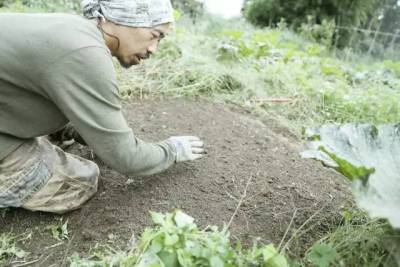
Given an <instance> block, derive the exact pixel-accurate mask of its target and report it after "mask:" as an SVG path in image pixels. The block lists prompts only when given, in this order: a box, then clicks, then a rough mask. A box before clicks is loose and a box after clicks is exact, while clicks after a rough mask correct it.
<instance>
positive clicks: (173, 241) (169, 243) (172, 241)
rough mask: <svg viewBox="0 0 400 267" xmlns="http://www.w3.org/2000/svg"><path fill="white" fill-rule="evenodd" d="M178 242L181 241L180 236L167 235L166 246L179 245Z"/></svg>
mask: <svg viewBox="0 0 400 267" xmlns="http://www.w3.org/2000/svg"><path fill="white" fill-rule="evenodd" d="M178 241H179V236H178V235H169V234H167V235H165V242H164V244H165V245H166V246H173V245H175V244H176V243H178Z"/></svg>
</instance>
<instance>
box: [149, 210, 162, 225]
mask: <svg viewBox="0 0 400 267" xmlns="http://www.w3.org/2000/svg"><path fill="white" fill-rule="evenodd" d="M150 214H151V219H152V220H153V223H155V224H158V225H163V224H164V222H165V216H164V215H163V214H161V213H158V212H152V211H151V212H150Z"/></svg>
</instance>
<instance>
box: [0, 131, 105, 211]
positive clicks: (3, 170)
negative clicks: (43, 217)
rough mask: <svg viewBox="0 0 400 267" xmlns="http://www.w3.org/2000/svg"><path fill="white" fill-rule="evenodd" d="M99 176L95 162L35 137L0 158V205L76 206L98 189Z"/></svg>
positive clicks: (42, 208) (38, 208) (33, 207)
mask: <svg viewBox="0 0 400 267" xmlns="http://www.w3.org/2000/svg"><path fill="white" fill-rule="evenodd" d="M98 177H99V168H98V167H97V165H96V164H95V163H93V162H91V161H89V160H86V159H83V158H81V157H78V156H75V155H72V154H69V153H66V152H64V151H63V150H61V149H60V148H58V147H57V146H54V145H52V144H51V143H50V142H49V141H48V140H47V139H46V138H35V139H32V140H30V141H27V142H25V143H24V144H23V145H22V146H20V147H19V148H18V149H17V150H15V151H14V152H12V153H11V154H10V155H8V156H7V157H6V158H4V159H3V160H1V161H0V208H5V207H22V208H25V209H28V210H32V211H44V212H52V213H58V214H62V213H65V212H68V211H71V210H75V209H77V208H80V207H81V206H82V205H83V204H84V203H85V202H86V201H87V200H89V199H90V198H91V197H92V196H93V195H94V194H95V193H96V192H97V184H98Z"/></svg>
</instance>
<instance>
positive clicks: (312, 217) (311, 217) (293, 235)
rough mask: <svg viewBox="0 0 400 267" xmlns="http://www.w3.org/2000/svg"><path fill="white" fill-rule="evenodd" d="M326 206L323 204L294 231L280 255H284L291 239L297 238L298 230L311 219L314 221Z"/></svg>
mask: <svg viewBox="0 0 400 267" xmlns="http://www.w3.org/2000/svg"><path fill="white" fill-rule="evenodd" d="M327 205H328V204H325V205H324V206H322V207H321V208H320V209H319V210H317V211H316V212H315V213H314V214H313V215H311V216H310V217H309V218H308V219H307V220H306V221H305V222H304V223H303V224H302V225H301V226H300V227H299V228H297V229H296V231H295V232H294V233H293V234H292V236H291V237H290V238H289V240H288V241H287V242H286V244H285V246H284V247H283V248H282V250H281V253H284V252H285V251H286V250H287V248H288V247H289V245H290V243H291V242H292V240H293V238H294V237H295V236H297V234H298V233H299V232H300V230H301V229H303V228H304V227H305V226H306V225H307V224H308V223H309V222H310V221H311V220H312V219H314V217H315V216H317V215H318V214H319V213H320V212H321V211H322V210H324V209H325V207H326V206H327Z"/></svg>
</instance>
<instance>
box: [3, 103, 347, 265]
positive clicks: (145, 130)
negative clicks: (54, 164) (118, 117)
mask: <svg viewBox="0 0 400 267" xmlns="http://www.w3.org/2000/svg"><path fill="white" fill-rule="evenodd" d="M124 110H125V114H126V117H127V119H128V121H129V123H130V125H131V126H132V127H133V129H134V130H135V132H136V134H137V135H138V136H139V137H140V138H142V139H145V140H148V141H158V140H161V139H164V138H167V137H169V136H172V135H198V136H200V137H202V138H203V139H204V141H205V143H206V145H207V151H208V155H207V156H206V158H205V159H203V160H201V161H198V162H191V163H185V164H181V165H177V166H175V167H173V168H172V169H170V170H168V171H167V172H165V173H162V174H159V175H156V176H153V177H149V178H137V177H126V176H123V175H120V174H118V173H116V172H114V171H113V170H111V169H109V168H108V167H106V166H104V165H103V164H102V163H101V162H99V161H98V160H96V161H97V163H98V164H99V165H100V167H101V173H102V175H101V180H100V185H99V186H100V187H99V192H98V193H97V195H96V196H95V198H94V199H92V200H91V201H90V202H89V203H87V205H85V207H84V208H82V209H81V210H79V211H75V212H73V213H71V214H68V215H66V216H64V219H68V221H69V231H70V240H69V241H66V242H64V243H60V244H58V243H59V241H57V240H55V239H54V238H52V237H51V235H50V234H49V231H48V230H45V228H46V226H48V225H51V224H55V223H57V222H58V221H57V220H58V219H59V218H60V217H59V216H54V215H49V214H44V213H30V212H27V211H23V210H11V211H8V212H7V213H6V214H5V216H4V218H2V217H1V216H0V232H6V231H13V232H14V233H19V234H20V233H26V231H28V232H29V231H32V233H33V235H32V239H31V240H30V241H29V240H28V241H27V242H26V244H25V247H26V249H27V250H28V251H31V252H32V254H31V255H30V258H32V259H35V258H40V257H41V258H40V260H39V261H38V262H36V263H35V264H33V266H35V265H36V266H51V265H53V266H60V265H61V263H62V262H66V258H67V257H68V256H70V255H71V254H72V253H73V252H79V253H82V254H83V255H84V254H85V253H86V252H87V251H88V250H89V249H90V248H91V247H93V246H94V245H95V244H96V243H103V244H104V243H107V242H111V243H113V242H114V245H120V246H123V244H125V243H126V242H127V241H128V240H129V238H130V237H131V234H132V232H134V233H135V234H136V235H138V234H139V233H140V232H141V231H142V230H143V228H144V227H145V226H148V225H150V218H149V211H150V210H151V211H161V212H167V211H171V210H172V209H174V208H181V209H183V210H184V211H185V212H186V213H188V214H190V215H191V216H193V217H194V218H196V220H197V222H198V224H199V225H200V226H202V227H204V226H207V225H209V224H213V225H219V226H222V225H223V224H224V223H227V222H228V221H229V220H230V218H231V216H232V214H233V213H234V210H235V208H236V206H237V200H238V199H239V198H240V197H241V195H242V194H243V191H244V188H245V186H246V184H247V183H248V182H249V186H248V190H247V197H246V198H245V201H244V203H243V205H242V207H241V208H240V210H239V212H238V215H237V216H236V218H234V221H233V224H232V227H231V232H232V235H233V239H234V240H236V239H239V240H245V242H250V241H251V239H252V238H255V237H261V240H262V242H274V243H275V244H277V245H278V244H279V243H280V241H281V239H282V237H283V236H284V234H285V231H286V230H287V229H288V226H289V224H290V222H291V221H292V218H294V219H293V223H292V226H291V229H290V230H289V232H288V234H287V238H286V240H287V239H288V238H289V237H291V236H292V234H293V232H294V231H295V230H296V229H297V228H299V227H300V226H301V225H302V224H303V223H304V222H306V221H307V220H309V219H310V218H311V219H310V220H309V223H308V224H307V225H306V226H305V227H304V228H302V229H303V230H307V229H308V230H309V231H310V232H309V233H307V234H306V235H303V236H301V237H300V238H297V239H296V238H295V239H293V242H294V243H293V245H294V246H293V247H296V242H297V244H299V245H300V247H298V248H299V249H301V248H303V247H304V246H305V245H306V244H309V242H312V241H313V240H314V239H315V238H317V237H318V236H319V235H320V234H321V233H323V232H324V231H326V230H327V227H328V225H329V224H331V223H332V221H335V220H337V218H338V213H339V211H340V207H341V206H342V205H343V203H344V202H345V201H346V199H347V192H348V191H347V190H348V189H347V185H346V183H345V182H344V179H343V178H342V177H340V176H339V175H337V174H336V173H334V172H333V171H331V170H328V169H325V168H323V167H322V166H321V165H320V164H318V163H316V162H313V161H308V160H303V159H301V158H300V157H299V155H298V152H299V151H300V150H301V147H300V142H299V141H298V140H296V139H294V138H290V137H283V135H282V134H280V133H278V132H277V131H276V130H274V129H273V127H271V126H269V125H265V124H263V123H261V122H259V121H257V120H255V119H251V118H249V117H248V116H245V115H243V114H240V113H237V112H233V111H231V110H230V109H229V108H227V107H224V106H221V105H216V104H212V103H209V102H207V101H205V100H198V101H196V100H184V99H177V100H163V101H154V100H153V101H144V102H140V103H139V102H138V103H130V104H126V105H125V109H124ZM74 150H75V152H76V151H78V150H79V151H80V152H79V153H80V154H81V155H83V156H84V157H87V158H90V157H91V155H90V151H89V150H87V149H83V148H77V147H75V148H74ZM293 215H295V216H293ZM303 230H301V231H299V233H301V232H302V231H303ZM110 234H113V236H112V235H111V236H110ZM113 237H114V238H113ZM57 244H58V245H57ZM52 245H57V246H55V247H51V246H52ZM46 247H47V248H46Z"/></svg>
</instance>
